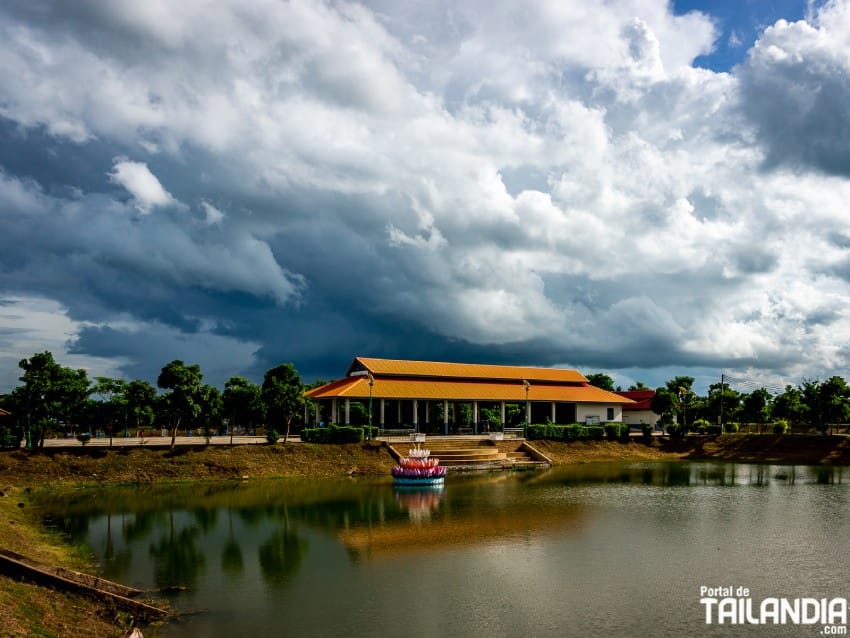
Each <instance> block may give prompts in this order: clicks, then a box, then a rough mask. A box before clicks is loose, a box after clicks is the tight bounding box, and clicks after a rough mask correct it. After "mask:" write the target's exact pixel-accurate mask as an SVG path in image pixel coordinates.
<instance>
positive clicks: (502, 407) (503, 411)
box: [499, 401, 505, 432]
mask: <svg viewBox="0 0 850 638" xmlns="http://www.w3.org/2000/svg"><path fill="white" fill-rule="evenodd" d="M499 408H500V409H501V411H502V431H503V432H504V431H505V402H504V401H502V402H501V405H500V406H499Z"/></svg>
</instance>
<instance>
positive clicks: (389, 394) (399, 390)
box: [307, 366, 632, 404]
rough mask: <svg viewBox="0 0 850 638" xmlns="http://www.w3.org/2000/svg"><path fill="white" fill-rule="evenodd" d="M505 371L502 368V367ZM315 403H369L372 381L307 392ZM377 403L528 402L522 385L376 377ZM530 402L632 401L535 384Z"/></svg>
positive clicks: (581, 388)
mask: <svg viewBox="0 0 850 638" xmlns="http://www.w3.org/2000/svg"><path fill="white" fill-rule="evenodd" d="M498 367H501V366H498ZM307 396H308V397H310V398H312V399H332V398H348V399H368V398H369V380H368V379H367V377H365V376H355V377H346V378H345V379H340V380H339V381H334V382H332V383H328V384H327V385H323V386H321V387H319V388H314V389H313V390H310V391H308V392H307ZM372 397H373V398H374V399H423V400H433V401H437V400H442V399H446V400H448V401H511V402H521V401H525V386H524V385H523V383H522V381H521V380H520V381H514V382H510V381H505V380H496V381H480V380H463V379H433V378H425V379H423V378H411V377H390V378H382V377H377V376H376V377H375V382H374V386H373V387H372ZM528 399H529V401H566V402H570V403H574V402H575V403H616V404H627V403H631V402H632V401H631V400H630V399H627V398H625V397H621V396H620V395H618V394H615V393H613V392H608V391H607V390H602V389H600V388H597V387H594V386H592V385H588V384H580V385H562V384H554V383H547V384H543V383H537V384H535V383H531V386H530V387H529V390H528Z"/></svg>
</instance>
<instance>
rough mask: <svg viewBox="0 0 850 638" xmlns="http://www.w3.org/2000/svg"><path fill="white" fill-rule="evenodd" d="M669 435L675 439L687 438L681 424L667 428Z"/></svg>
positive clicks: (670, 425) (673, 424)
mask: <svg viewBox="0 0 850 638" xmlns="http://www.w3.org/2000/svg"><path fill="white" fill-rule="evenodd" d="M667 434H669V435H670V436H671V437H672V438H674V439H681V438H682V437H683V436H685V429H684V428H683V427H682V424H681V423H670V424H669V425H668V426H667Z"/></svg>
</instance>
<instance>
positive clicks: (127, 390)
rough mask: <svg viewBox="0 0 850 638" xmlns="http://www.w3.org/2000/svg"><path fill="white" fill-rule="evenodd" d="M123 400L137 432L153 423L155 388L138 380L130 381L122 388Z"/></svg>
mask: <svg viewBox="0 0 850 638" xmlns="http://www.w3.org/2000/svg"><path fill="white" fill-rule="evenodd" d="M124 400H125V403H126V406H127V412H128V413H129V415H130V416H132V417H133V423H134V424H135V428H136V429H137V430H138V429H141V428H143V427H145V426H148V425H151V424H152V423H153V419H154V406H155V405H156V388H155V387H153V386H152V385H151V384H150V383H148V382H147V381H139V380H136V381H130V383H128V384H127V385H126V386H125V387H124ZM125 427H126V421H125Z"/></svg>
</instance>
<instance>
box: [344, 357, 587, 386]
mask: <svg viewBox="0 0 850 638" xmlns="http://www.w3.org/2000/svg"><path fill="white" fill-rule="evenodd" d="M358 370H368V371H369V372H371V373H372V374H373V375H386V376H402V377H441V378H446V377H450V378H459V379H494V380H495V379H498V380H511V381H520V382H521V381H522V380H523V379H525V380H527V381H529V382H532V381H549V382H552V383H587V379H586V378H585V376H584V375H583V374H581V373H580V372H579V371H578V370H568V369H564V368H531V367H526V366H499V365H488V364H483V363H449V362H446V361H408V360H404V359H374V358H371V357H356V358H355V359H354V361H353V362H352V363H351V365H350V366H349V367H348V372H347V373H346V374H347V375H348V376H351V374H352V373H356V372H357V371H358Z"/></svg>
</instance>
